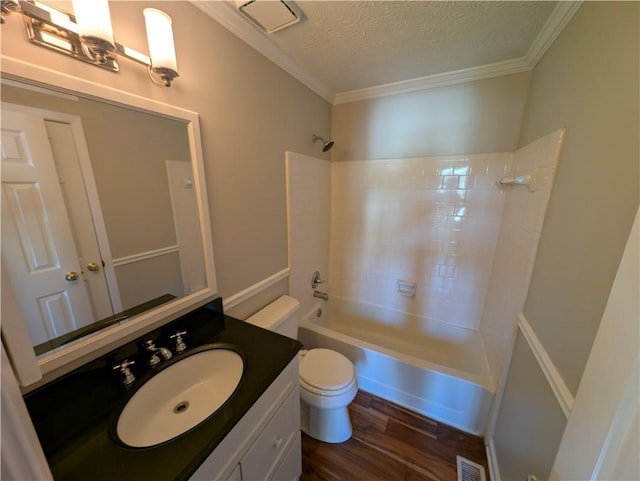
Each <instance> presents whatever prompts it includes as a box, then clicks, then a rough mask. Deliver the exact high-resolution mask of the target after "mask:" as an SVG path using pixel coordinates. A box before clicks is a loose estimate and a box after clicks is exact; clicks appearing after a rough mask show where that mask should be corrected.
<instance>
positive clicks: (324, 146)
mask: <svg viewBox="0 0 640 481" xmlns="http://www.w3.org/2000/svg"><path fill="white" fill-rule="evenodd" d="M318 140H319V141H320V142H322V151H323V152H329V150H331V147H333V140H328V141H326V142H325V141H324V139H323V138H322V137H318V136H317V135H316V134H313V135H312V136H311V141H312V142H313V143H314V144H315V143H316V142H317V141H318Z"/></svg>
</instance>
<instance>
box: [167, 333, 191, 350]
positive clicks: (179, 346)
mask: <svg viewBox="0 0 640 481" xmlns="http://www.w3.org/2000/svg"><path fill="white" fill-rule="evenodd" d="M186 334H187V331H179V332H176V333H175V334H173V335H172V336H169V339H175V340H176V353H178V352H182V351H184V350H185V349H186V348H187V345H186V344H185V343H184V341H183V340H182V336H184V335H186Z"/></svg>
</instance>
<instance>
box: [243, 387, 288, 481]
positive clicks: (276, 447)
mask: <svg viewBox="0 0 640 481" xmlns="http://www.w3.org/2000/svg"><path fill="white" fill-rule="evenodd" d="M299 433H300V394H299V388H298V387H297V386H296V387H295V388H294V389H293V390H292V391H291V393H290V394H289V396H288V397H287V400H286V401H285V402H284V404H283V405H282V406H281V407H280V409H279V410H278V412H277V413H276V414H275V416H273V418H271V420H270V421H269V424H267V427H266V428H264V431H262V433H261V434H260V436H259V437H258V439H256V441H255V443H253V446H251V448H250V449H249V451H248V452H247V454H246V455H245V457H244V458H242V461H241V462H240V465H241V466H242V475H243V478H244V479H247V480H256V479H260V480H267V479H271V478H272V476H273V474H274V471H275V468H276V467H277V466H278V465H279V464H280V462H281V460H282V459H283V458H284V456H285V454H286V453H288V451H289V448H290V447H291V445H292V444H293V442H294V440H295V439H296V437H298V436H299V435H300V434H299ZM297 455H298V456H301V454H300V452H298V454H297Z"/></svg>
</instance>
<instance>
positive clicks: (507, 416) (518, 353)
mask: <svg viewBox="0 0 640 481" xmlns="http://www.w3.org/2000/svg"><path fill="white" fill-rule="evenodd" d="M523 412H526V416H523ZM566 423H567V419H566V418H565V416H564V413H563V412H562V409H561V408H560V405H559V404H558V401H557V400H556V397H555V395H554V393H553V391H552V390H551V387H550V386H549V383H548V382H547V378H546V377H545V376H544V373H543V372H542V370H541V368H540V366H539V365H538V362H537V361H536V358H535V357H534V356H533V353H532V352H531V350H530V349H529V345H528V344H527V341H526V340H525V338H524V337H523V336H522V334H521V333H518V336H517V339H516V344H515V348H514V351H513V355H512V358H511V367H510V368H509V376H508V380H507V386H506V389H505V392H504V397H503V401H502V408H501V410H500V415H499V417H498V422H497V427H496V431H495V434H494V436H493V442H494V445H495V450H496V454H497V457H498V464H499V467H500V477H501V479H502V480H503V481H512V480H513V481H516V480H519V481H524V480H525V479H527V475H528V474H535V475H536V476H537V477H538V478H539V479H549V478H548V477H547V475H548V474H549V472H550V471H551V466H552V465H553V460H554V459H555V455H556V451H557V449H558V446H559V445H560V439H561V437H562V432H563V431H564V427H565V425H566Z"/></svg>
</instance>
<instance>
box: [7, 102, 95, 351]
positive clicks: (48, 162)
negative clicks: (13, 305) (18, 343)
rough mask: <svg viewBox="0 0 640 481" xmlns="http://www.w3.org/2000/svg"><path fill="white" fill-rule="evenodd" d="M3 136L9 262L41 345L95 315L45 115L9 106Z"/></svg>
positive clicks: (18, 294)
mask: <svg viewBox="0 0 640 481" xmlns="http://www.w3.org/2000/svg"><path fill="white" fill-rule="evenodd" d="M1 138H2V145H1V152H2V158H1V162H2V197H3V199H2V261H3V265H4V266H5V268H6V269H7V272H8V274H9V277H10V279H11V282H12V284H13V287H14V290H15V293H16V297H17V299H18V303H19V304H20V307H21V309H22V312H23V313H24V316H25V318H26V319H27V321H28V322H27V324H28V328H29V333H30V336H31V340H32V342H33V343H34V345H35V344H40V343H42V342H45V341H47V340H49V339H51V335H52V333H55V335H54V337H57V336H59V335H62V334H65V333H66V332H69V331H71V330H75V329H77V328H79V327H82V326H85V325H87V324H90V323H92V322H94V321H95V318H94V315H93V311H92V308H91V305H90V303H89V298H88V295H87V290H86V287H85V284H84V280H83V278H82V275H81V272H82V271H81V268H80V264H79V262H78V256H77V253H76V249H75V244H74V241H73V237H72V236H71V229H70V224H69V219H68V217H67V213H66V209H65V204H64V200H63V198H62V193H61V190H60V185H59V181H58V176H57V172H56V169H55V164H54V162H53V156H52V154H51V149H50V146H49V141H48V138H47V132H46V129H45V126H44V121H43V120H42V119H41V118H39V117H36V116H33V115H28V114H24V113H18V112H13V111H10V110H7V109H4V108H3V109H2V137H1ZM68 272H75V273H77V275H78V276H79V277H78V279H77V280H71V281H69V280H66V279H65V275H66V273H68ZM52 296H53V297H52ZM54 299H56V300H55V301H54Z"/></svg>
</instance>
